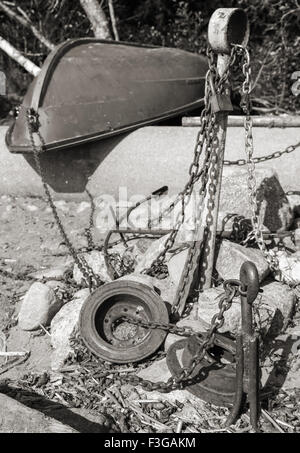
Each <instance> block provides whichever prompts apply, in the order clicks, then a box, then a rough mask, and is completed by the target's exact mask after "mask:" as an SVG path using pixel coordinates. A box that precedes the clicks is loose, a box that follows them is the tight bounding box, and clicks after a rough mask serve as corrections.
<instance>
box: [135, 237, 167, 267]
mask: <svg viewBox="0 0 300 453" xmlns="http://www.w3.org/2000/svg"><path fill="white" fill-rule="evenodd" d="M168 236H169V235H168V234H166V235H165V236H162V237H161V238H159V239H156V240H155V241H153V243H152V244H151V245H150V247H149V248H148V250H147V251H146V253H144V255H142V256H141V259H140V260H139V262H138V264H137V266H136V268H135V272H136V273H138V272H142V270H143V269H147V268H148V267H150V266H151V264H152V263H153V261H154V260H155V259H156V258H157V257H158V255H159V254H160V252H161V251H162V250H163V249H164V245H165V242H166V240H167V238H168Z"/></svg>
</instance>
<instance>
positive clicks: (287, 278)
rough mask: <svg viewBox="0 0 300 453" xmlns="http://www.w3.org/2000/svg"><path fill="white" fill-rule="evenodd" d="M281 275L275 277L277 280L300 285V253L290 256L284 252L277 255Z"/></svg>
mask: <svg viewBox="0 0 300 453" xmlns="http://www.w3.org/2000/svg"><path fill="white" fill-rule="evenodd" d="M276 257H277V259H278V265H279V266H278V267H279V270H280V271H281V272H280V274H276V275H275V279H277V280H281V279H282V280H283V281H284V282H287V283H291V284H293V285H294V284H296V285H298V284H299V283H300V253H299V252H296V253H293V254H288V253H287V252H286V251H284V250H280V251H278V252H277V253H276Z"/></svg>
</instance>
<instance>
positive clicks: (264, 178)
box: [220, 167, 294, 232]
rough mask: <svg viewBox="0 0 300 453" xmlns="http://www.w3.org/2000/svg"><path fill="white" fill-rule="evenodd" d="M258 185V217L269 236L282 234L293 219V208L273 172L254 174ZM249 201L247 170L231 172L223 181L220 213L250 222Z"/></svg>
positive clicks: (266, 169)
mask: <svg viewBox="0 0 300 453" xmlns="http://www.w3.org/2000/svg"><path fill="white" fill-rule="evenodd" d="M255 176H256V181H257V201H258V215H259V218H260V220H261V223H262V224H263V225H264V226H265V227H267V228H268V229H269V230H270V231H271V232H276V231H285V230H288V229H289V227H290V226H291V224H292V222H293V218H294V214H293V211H292V208H291V206H290V204H289V201H288V199H287V197H286V195H285V192H284V190H283V188H282V187H281V185H280V182H279V180H278V176H277V174H276V172H275V171H274V170H273V169H270V168H267V167H265V168H264V167H260V168H259V169H256V170H255ZM248 200H249V197H248V184H247V170H246V169H245V170H241V168H238V169H233V170H232V171H231V173H230V174H229V175H228V176H224V177H223V180H222V189H221V199H220V210H221V211H223V212H228V213H236V214H239V215H243V216H244V217H246V218H251V208H250V203H249V201H248Z"/></svg>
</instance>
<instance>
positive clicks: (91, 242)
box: [84, 189, 96, 250]
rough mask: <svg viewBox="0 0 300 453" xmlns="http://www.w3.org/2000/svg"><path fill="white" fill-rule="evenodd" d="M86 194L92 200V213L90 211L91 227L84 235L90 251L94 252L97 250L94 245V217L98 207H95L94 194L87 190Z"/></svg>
mask: <svg viewBox="0 0 300 453" xmlns="http://www.w3.org/2000/svg"><path fill="white" fill-rule="evenodd" d="M85 192H86V193H87V195H88V197H89V199H90V202H91V211H90V217H89V226H88V227H87V228H86V229H85V230H84V234H85V237H86V240H87V244H88V249H89V250H94V249H95V248H96V245H95V243H94V239H93V235H92V229H93V227H94V215H95V210H96V206H95V202H94V198H93V196H92V194H91V193H90V191H89V190H88V189H85Z"/></svg>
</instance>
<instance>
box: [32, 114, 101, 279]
mask: <svg viewBox="0 0 300 453" xmlns="http://www.w3.org/2000/svg"><path fill="white" fill-rule="evenodd" d="M26 120H27V126H28V131H29V137H30V143H31V147H32V151H33V155H34V159H35V163H36V167H37V170H38V172H39V174H40V177H41V180H42V184H43V188H44V191H45V195H46V198H47V201H48V204H49V206H50V208H51V210H52V213H53V216H54V219H55V222H56V224H57V227H58V229H59V232H60V234H61V236H62V238H63V241H64V243H65V244H66V246H67V248H68V250H69V252H70V254H71V256H72V258H73V259H74V262H75V263H76V264H77V266H78V269H79V270H80V272H81V273H82V275H83V278H84V280H85V282H86V285H87V286H88V287H90V288H93V287H98V286H100V285H102V284H103V282H102V280H101V279H100V278H99V276H98V275H96V274H95V273H94V271H93V269H92V268H91V267H90V266H89V265H88V264H87V262H86V260H85V259H84V257H83V256H81V257H79V256H78V254H77V252H76V250H75V248H74V246H73V245H72V243H71V241H70V239H69V237H68V235H67V233H66V231H65V229H64V227H63V224H62V221H61V219H60V217H59V214H58V212H57V209H56V206H55V204H54V201H53V198H52V195H51V193H50V189H49V186H48V184H47V183H46V179H45V175H44V171H43V168H42V165H41V160H40V154H41V153H43V149H44V148H45V140H44V138H43V137H42V135H41V133H40V122H39V116H38V113H37V112H35V111H34V110H33V109H28V110H27V112H26ZM34 134H36V135H37V136H38V138H39V140H40V144H41V145H40V147H38V146H37V145H36V143H35V140H34Z"/></svg>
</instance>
